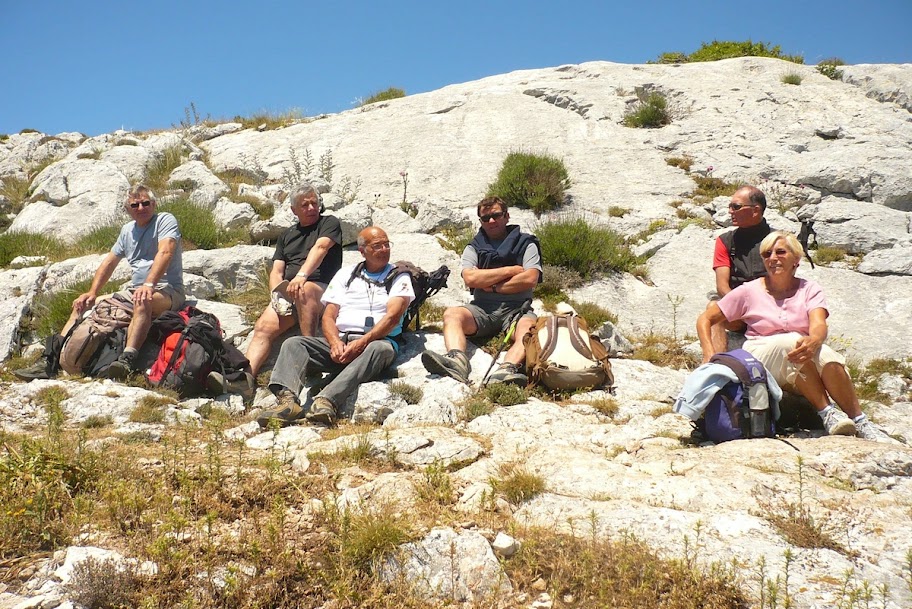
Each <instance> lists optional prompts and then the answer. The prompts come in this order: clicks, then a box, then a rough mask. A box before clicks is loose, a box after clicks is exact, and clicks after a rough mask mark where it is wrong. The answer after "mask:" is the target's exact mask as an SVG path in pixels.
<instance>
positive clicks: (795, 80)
mask: <svg viewBox="0 0 912 609" xmlns="http://www.w3.org/2000/svg"><path fill="white" fill-rule="evenodd" d="M779 80H781V81H782V83H783V84H786V85H800V84H801V74H798V73H797V72H789V73H787V74H783V75H782V76H780V77H779Z"/></svg>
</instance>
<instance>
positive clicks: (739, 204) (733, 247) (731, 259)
mask: <svg viewBox="0 0 912 609" xmlns="http://www.w3.org/2000/svg"><path fill="white" fill-rule="evenodd" d="M765 211H766V196H765V195H764V194H763V191H761V190H760V189H759V188H755V187H753V186H742V187H741V188H739V189H738V190H737V191H735V194H733V195H732V198H731V202H730V203H729V204H728V212H729V214H731V220H732V224H733V225H734V226H735V227H736V228H735V230H731V231H727V232H725V233H722V234H721V235H719V237H718V238H717V239H716V249H715V251H714V252H713V271H714V272H715V274H716V293H715V294H714V295H713V296H712V297H711V299H710V300H711V301H715V300H718V299H719V298H722V297H723V296H725V295H726V294H728V293H729V292H731V291H732V290H733V289H735V288H736V287H738V286H739V285H741V284H742V283H747V282H748V281H753V280H754V279H757V278H758V277H763V276H764V275H766V268H765V267H764V266H763V259H762V258H761V257H760V242H761V241H763V238H764V237H766V236H767V235H768V234H770V231H771V230H772V229H771V228H770V225H769V224H767V223H766V220H765V219H764V217H763V213H764V212H765ZM726 330H730V331H733V332H743V331H744V323H743V322H724V321H723V322H721V323H719V324H715V325H713V326H712V328H711V336H712V343H713V348H714V349H715V350H716V353H721V352H723V351H728V335H727V334H726Z"/></svg>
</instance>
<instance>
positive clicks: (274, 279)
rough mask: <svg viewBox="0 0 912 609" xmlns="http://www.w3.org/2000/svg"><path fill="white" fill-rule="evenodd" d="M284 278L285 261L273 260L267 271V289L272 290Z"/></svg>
mask: <svg viewBox="0 0 912 609" xmlns="http://www.w3.org/2000/svg"><path fill="white" fill-rule="evenodd" d="M284 279H285V261H284V260H273V261H272V269H271V270H270V271H269V289H270V291H271V290H274V289H275V287H276V286H277V285H279V284H280V283H282V280H284Z"/></svg>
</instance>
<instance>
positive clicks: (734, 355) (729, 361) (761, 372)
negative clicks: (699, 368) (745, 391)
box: [709, 349, 766, 387]
mask: <svg viewBox="0 0 912 609" xmlns="http://www.w3.org/2000/svg"><path fill="white" fill-rule="evenodd" d="M709 361H710V362H711V363H713V364H722V365H724V366H728V367H729V368H731V370H732V371H733V372H734V373H735V374H736V375H737V376H738V380H739V381H741V384H742V385H744V386H745V387H752V386H753V385H756V384H758V383H763V384H766V368H764V367H763V364H762V363H760V361H759V360H757V358H755V357H754V356H753V355H751V354H750V353H748V352H747V351H745V350H744V349H733V350H732V351H728V352H726V353H717V354H715V355H713V356H712V357H711V358H710V360H709Z"/></svg>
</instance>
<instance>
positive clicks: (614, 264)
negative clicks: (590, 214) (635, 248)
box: [535, 218, 639, 279]
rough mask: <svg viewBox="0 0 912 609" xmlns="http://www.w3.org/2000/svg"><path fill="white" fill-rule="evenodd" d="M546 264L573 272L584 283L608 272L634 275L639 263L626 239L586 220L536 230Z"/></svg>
mask: <svg viewBox="0 0 912 609" xmlns="http://www.w3.org/2000/svg"><path fill="white" fill-rule="evenodd" d="M535 234H536V235H537V236H538V238H539V240H540V241H541V246H542V259H543V261H544V262H545V263H547V264H551V265H555V266H560V267H564V268H567V269H571V270H573V271H576V272H577V273H579V274H580V276H581V277H582V278H583V279H591V278H593V277H595V276H597V275H600V274H602V273H606V272H609V271H618V272H629V271H632V270H633V269H634V268H635V267H636V266H637V264H639V259H638V258H637V257H636V256H635V255H634V253H633V252H632V251H630V248H629V247H628V246H627V244H626V243H625V242H624V238H623V237H622V236H621V235H619V234H618V233H616V232H614V231H613V230H611V229H610V228H608V227H606V226H593V225H591V224H590V223H589V222H587V221H586V220H585V219H583V218H560V219H556V220H552V221H549V222H543V223H541V224H539V225H538V226H537V227H535Z"/></svg>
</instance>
